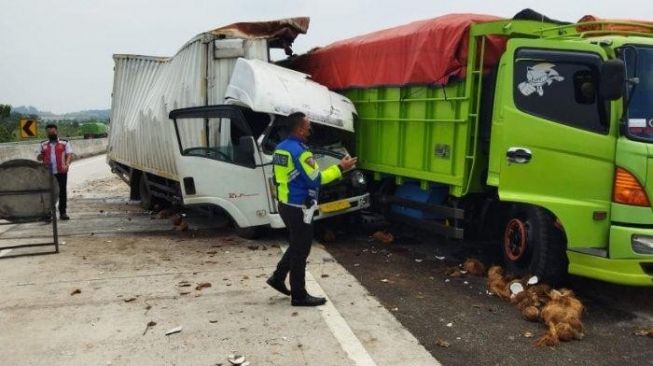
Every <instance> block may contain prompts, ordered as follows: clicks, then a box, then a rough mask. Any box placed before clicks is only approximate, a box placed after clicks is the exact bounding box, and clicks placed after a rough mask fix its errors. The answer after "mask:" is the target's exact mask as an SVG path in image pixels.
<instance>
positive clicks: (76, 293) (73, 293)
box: [70, 288, 82, 296]
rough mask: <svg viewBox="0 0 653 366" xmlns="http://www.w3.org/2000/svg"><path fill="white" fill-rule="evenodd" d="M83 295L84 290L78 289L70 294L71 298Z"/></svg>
mask: <svg viewBox="0 0 653 366" xmlns="http://www.w3.org/2000/svg"><path fill="white" fill-rule="evenodd" d="M81 293H82V290H80V289H78V288H76V289H74V290H73V292H71V293H70V296H73V295H79V294H81Z"/></svg>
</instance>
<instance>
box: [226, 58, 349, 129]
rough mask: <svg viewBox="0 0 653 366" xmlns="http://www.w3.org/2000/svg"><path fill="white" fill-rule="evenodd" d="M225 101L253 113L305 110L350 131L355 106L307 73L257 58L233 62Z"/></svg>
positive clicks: (318, 120)
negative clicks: (233, 65)
mask: <svg viewBox="0 0 653 366" xmlns="http://www.w3.org/2000/svg"><path fill="white" fill-rule="evenodd" d="M225 100H226V101H227V103H228V104H235V105H241V106H246V107H249V108H251V109H252V110H254V111H256V112H264V113H272V114H279V115H283V116H287V115H289V114H291V113H293V112H303V113H305V114H306V115H307V116H308V118H309V120H311V122H314V123H318V124H322V125H327V126H331V127H335V128H338V129H342V130H346V131H350V132H353V131H354V114H355V113H356V109H355V107H354V105H353V104H352V102H351V101H350V100H349V99H347V98H346V97H344V96H342V95H340V94H336V93H334V92H332V91H330V90H329V89H327V88H326V87H325V86H323V85H320V84H318V83H316V82H314V81H312V80H310V77H309V76H308V75H306V74H303V73H301V72H297V71H293V70H290V69H286V68H284V67H281V66H277V65H274V64H270V63H267V62H263V61H259V60H246V59H243V58H239V59H238V60H237V61H236V65H235V67H234V71H233V73H232V74H231V80H230V81H229V86H228V87H227V92H226V95H225Z"/></svg>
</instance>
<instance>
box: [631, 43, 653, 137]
mask: <svg viewBox="0 0 653 366" xmlns="http://www.w3.org/2000/svg"><path fill="white" fill-rule="evenodd" d="M624 58H625V61H626V70H627V76H628V78H629V79H630V78H635V77H636V78H638V79H639V83H637V84H635V85H634V86H630V87H629V90H630V91H629V97H630V105H629V107H628V129H627V131H628V133H627V135H628V137H630V138H632V139H635V140H645V141H647V142H653V47H631V48H628V49H626V50H625V52H624Z"/></svg>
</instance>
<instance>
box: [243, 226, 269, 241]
mask: <svg viewBox="0 0 653 366" xmlns="http://www.w3.org/2000/svg"><path fill="white" fill-rule="evenodd" d="M264 232H265V226H249V227H239V226H238V225H237V224H236V235H238V236H240V237H241V238H243V239H250V240H253V239H258V238H260V237H261V235H263V233H264Z"/></svg>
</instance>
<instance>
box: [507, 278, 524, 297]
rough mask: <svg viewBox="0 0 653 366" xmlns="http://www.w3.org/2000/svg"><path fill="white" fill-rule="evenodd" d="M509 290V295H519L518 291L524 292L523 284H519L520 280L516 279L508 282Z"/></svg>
mask: <svg viewBox="0 0 653 366" xmlns="http://www.w3.org/2000/svg"><path fill="white" fill-rule="evenodd" d="M510 292H511V294H510V297H514V296H517V295H519V294H520V293H522V292H524V285H522V284H521V283H520V282H518V281H513V282H512V283H511V284H510Z"/></svg>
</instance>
